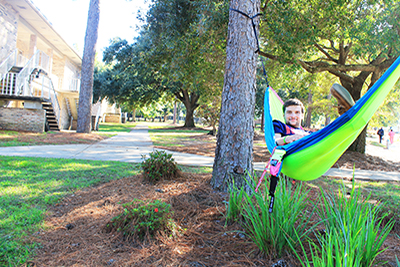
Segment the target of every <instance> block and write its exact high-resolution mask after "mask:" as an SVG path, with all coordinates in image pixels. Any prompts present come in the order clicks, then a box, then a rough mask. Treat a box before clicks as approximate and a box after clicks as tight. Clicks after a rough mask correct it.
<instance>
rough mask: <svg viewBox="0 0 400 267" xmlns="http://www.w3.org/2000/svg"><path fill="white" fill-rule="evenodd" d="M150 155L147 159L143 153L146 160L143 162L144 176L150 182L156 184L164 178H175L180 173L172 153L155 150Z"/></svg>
mask: <svg viewBox="0 0 400 267" xmlns="http://www.w3.org/2000/svg"><path fill="white" fill-rule="evenodd" d="M149 155H150V157H149V158H148V159H146V155H142V158H143V160H144V161H143V162H142V164H141V168H142V170H143V177H144V178H145V179H146V180H148V181H149V182H151V183H153V184H154V183H157V182H158V181H160V180H162V179H171V178H175V177H177V176H178V175H179V174H180V171H179V168H178V165H177V164H176V162H175V160H174V159H173V158H172V154H167V153H166V152H165V151H154V152H151V153H150V154H149Z"/></svg>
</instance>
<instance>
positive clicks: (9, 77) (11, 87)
mask: <svg viewBox="0 0 400 267" xmlns="http://www.w3.org/2000/svg"><path fill="white" fill-rule="evenodd" d="M21 70H22V67H16V66H13V67H12V68H11V69H10V70H9V72H8V73H6V74H5V75H4V76H3V79H1V81H0V91H1V94H2V95H16V94H17V90H16V89H17V87H16V82H17V75H18V73H19V72H20V71H21Z"/></svg>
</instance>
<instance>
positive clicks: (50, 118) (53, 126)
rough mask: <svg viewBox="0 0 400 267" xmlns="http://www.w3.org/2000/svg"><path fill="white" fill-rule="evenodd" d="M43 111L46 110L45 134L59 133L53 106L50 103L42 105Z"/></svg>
mask: <svg viewBox="0 0 400 267" xmlns="http://www.w3.org/2000/svg"><path fill="white" fill-rule="evenodd" d="M42 106H43V109H44V110H46V129H45V130H46V132H47V131H60V128H59V127H58V122H57V117H56V114H55V113H54V109H53V105H52V104H51V103H50V102H47V103H42Z"/></svg>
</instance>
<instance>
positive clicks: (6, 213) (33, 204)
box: [0, 156, 139, 266]
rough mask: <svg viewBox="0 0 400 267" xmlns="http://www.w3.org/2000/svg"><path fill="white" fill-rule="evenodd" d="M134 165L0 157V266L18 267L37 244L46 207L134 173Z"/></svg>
mask: <svg viewBox="0 0 400 267" xmlns="http://www.w3.org/2000/svg"><path fill="white" fill-rule="evenodd" d="M138 172H139V167H138V164H129V163H122V162H105V161H86V160H69V159H68V160H67V159H48V158H22V157H3V156H0V266H20V265H21V264H22V263H23V262H25V261H26V260H27V259H28V258H29V257H30V256H31V253H32V252H33V251H34V248H36V247H38V246H39V244H30V243H27V242H25V238H26V237H27V236H28V235H30V234H33V233H34V232H36V231H38V230H39V229H41V228H43V219H44V217H45V215H46V211H47V207H48V205H53V204H55V203H57V202H58V201H60V200H61V199H62V198H63V197H65V196H66V195H68V194H73V193H74V191H76V190H78V189H81V188H84V187H88V186H92V185H95V184H99V183H104V182H108V181H110V180H114V179H120V178H123V177H130V176H133V175H136V174H138Z"/></svg>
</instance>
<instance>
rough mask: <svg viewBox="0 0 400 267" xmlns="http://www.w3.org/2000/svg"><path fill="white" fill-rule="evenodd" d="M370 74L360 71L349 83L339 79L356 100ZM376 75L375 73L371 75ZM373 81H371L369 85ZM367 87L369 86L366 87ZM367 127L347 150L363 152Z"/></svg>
mask: <svg viewBox="0 0 400 267" xmlns="http://www.w3.org/2000/svg"><path fill="white" fill-rule="evenodd" d="M370 74H371V72H369V71H362V72H361V73H360V74H359V75H358V76H357V77H356V78H355V79H354V82H353V83H349V82H347V81H346V80H343V79H342V80H341V83H342V85H343V86H344V87H345V88H346V89H347V90H348V91H349V93H350V94H351V96H352V97H353V99H354V101H357V100H358V99H360V97H361V90H362V87H363V85H364V83H365V80H366V79H367V78H368V76H369V75H370ZM373 76H376V75H373ZM374 82H375V81H373V82H371V84H370V87H371V86H372V85H373V83H374ZM368 89H369V88H368ZM366 128H367V127H365V128H364V130H363V131H362V132H361V133H360V135H359V136H358V137H357V139H356V140H355V141H354V142H353V144H351V145H350V146H349V148H348V149H347V150H348V151H354V152H359V153H362V154H365V144H366V142H367V141H366V139H367V130H366Z"/></svg>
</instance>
